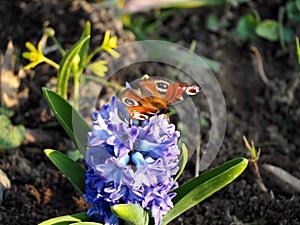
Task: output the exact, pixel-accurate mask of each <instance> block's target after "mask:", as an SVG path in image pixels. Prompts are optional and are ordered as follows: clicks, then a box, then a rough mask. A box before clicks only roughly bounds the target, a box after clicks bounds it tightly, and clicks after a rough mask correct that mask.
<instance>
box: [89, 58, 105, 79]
mask: <svg viewBox="0 0 300 225" xmlns="http://www.w3.org/2000/svg"><path fill="white" fill-rule="evenodd" d="M105 64H107V62H106V61H105V60H99V61H96V62H94V63H92V64H91V65H89V69H91V70H92V71H93V73H95V74H96V75H97V76H99V77H104V75H105V72H107V71H108V68H107V66H105Z"/></svg>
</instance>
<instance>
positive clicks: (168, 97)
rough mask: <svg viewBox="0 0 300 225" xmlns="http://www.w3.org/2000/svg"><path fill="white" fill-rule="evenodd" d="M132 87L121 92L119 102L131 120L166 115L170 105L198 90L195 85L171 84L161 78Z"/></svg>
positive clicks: (140, 82) (147, 80) (141, 82)
mask: <svg viewBox="0 0 300 225" xmlns="http://www.w3.org/2000/svg"><path fill="white" fill-rule="evenodd" d="M132 87H133V88H129V89H126V90H124V91H122V92H121V93H120V95H119V100H120V101H121V102H122V103H123V104H124V105H125V108H126V110H127V111H128V113H129V118H130V119H133V120H146V119H149V117H151V116H153V115H155V114H166V113H168V112H170V110H169V107H170V105H171V104H174V103H176V102H179V101H181V100H183V95H184V94H187V95H194V94H196V93H197V92H199V90H200V87H199V86H198V85H196V84H182V83H171V82H169V81H167V80H165V79H162V78H149V79H145V80H138V81H135V82H133V83H132ZM135 88H137V89H135Z"/></svg>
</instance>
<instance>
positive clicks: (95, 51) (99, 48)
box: [86, 45, 103, 63]
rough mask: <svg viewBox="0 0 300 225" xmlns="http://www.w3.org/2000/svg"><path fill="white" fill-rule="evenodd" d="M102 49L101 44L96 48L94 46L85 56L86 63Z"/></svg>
mask: <svg viewBox="0 0 300 225" xmlns="http://www.w3.org/2000/svg"><path fill="white" fill-rule="evenodd" d="M102 50H103V47H102V45H101V46H99V47H98V48H96V49H95V50H94V51H92V52H91V53H90V54H89V55H88V56H87V58H86V63H88V62H89V61H91V59H92V58H93V57H94V56H95V55H96V54H97V53H99V52H100V51H102Z"/></svg>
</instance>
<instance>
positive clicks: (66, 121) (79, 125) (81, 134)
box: [42, 87, 91, 157]
mask: <svg viewBox="0 0 300 225" xmlns="http://www.w3.org/2000/svg"><path fill="white" fill-rule="evenodd" d="M42 90H43V94H44V97H45V98H46V100H47V102H48V104H49V106H50V107H51V109H52V111H53V113H54V115H55V116H56V118H57V120H58V121H59V123H60V124H61V125H62V127H63V128H64V129H65V131H66V132H67V134H68V135H69V136H70V138H71V139H72V141H73V142H74V143H75V145H76V146H77V148H78V149H79V150H80V152H81V154H82V155H83V156H84V157H85V152H86V148H87V133H88V132H89V131H91V128H90V126H89V125H88V124H87V123H86V121H85V120H84V119H83V118H82V116H81V115H80V114H79V113H78V111H77V110H75V109H74V108H73V107H72V106H71V105H70V103H69V102H68V101H67V100H65V99H64V98H63V97H61V96H60V95H58V94H57V93H55V92H54V91H51V90H49V89H47V88H45V87H43V88H42Z"/></svg>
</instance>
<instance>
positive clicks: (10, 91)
mask: <svg viewBox="0 0 300 225" xmlns="http://www.w3.org/2000/svg"><path fill="white" fill-rule="evenodd" d="M0 63H1V66H0V68H1V71H0V98H1V103H2V104H3V105H5V106H7V107H9V108H11V107H14V106H16V105H17V104H18V88H19V86H20V80H19V78H18V76H16V75H15V74H14V71H13V69H14V65H15V62H14V46H13V43H12V41H9V43H8V45H7V49H6V51H5V54H4V56H3V57H1V61H0Z"/></svg>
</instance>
